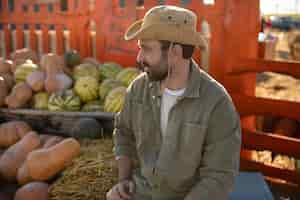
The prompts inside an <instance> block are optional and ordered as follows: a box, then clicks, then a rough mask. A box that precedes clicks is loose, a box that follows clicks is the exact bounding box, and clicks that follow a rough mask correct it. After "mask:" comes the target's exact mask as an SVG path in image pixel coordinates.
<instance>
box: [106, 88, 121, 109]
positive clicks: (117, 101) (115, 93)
mask: <svg viewBox="0 0 300 200" xmlns="http://www.w3.org/2000/svg"><path fill="white" fill-rule="evenodd" d="M125 95H126V87H123V86H121V87H117V88H115V89H113V90H111V91H110V92H109V93H108V95H107V97H106V98H105V102H104V111H105V112H112V113H117V112H119V111H121V109H122V107H123V104H124V100H125Z"/></svg>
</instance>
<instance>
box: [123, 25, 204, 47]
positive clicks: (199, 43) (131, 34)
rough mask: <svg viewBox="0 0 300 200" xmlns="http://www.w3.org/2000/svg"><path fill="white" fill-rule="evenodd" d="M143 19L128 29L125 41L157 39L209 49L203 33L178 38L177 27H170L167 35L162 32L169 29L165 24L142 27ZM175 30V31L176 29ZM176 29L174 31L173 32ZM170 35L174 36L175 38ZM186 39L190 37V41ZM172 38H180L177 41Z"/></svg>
mask: <svg viewBox="0 0 300 200" xmlns="http://www.w3.org/2000/svg"><path fill="white" fill-rule="evenodd" d="M142 24H143V19H141V20H138V21H136V22H134V23H133V24H132V25H131V26H129V27H128V29H127V31H126V32H125V35H124V38H125V40H138V39H156V40H167V41H173V42H178V43H182V44H189V45H194V46H196V47H199V48H200V49H203V50H204V49H206V48H207V41H206V39H205V38H204V37H203V35H202V33H200V32H193V33H192V35H190V37H189V36H186V35H181V36H180V37H178V35H175V34H177V31H176V27H174V26H170V27H168V28H169V29H170V30H171V31H170V34H168V35H165V34H163V33H162V32H161V30H165V29H166V28H167V27H166V25H163V24H152V25H150V26H147V27H142ZM174 28H175V29H174ZM172 29H174V30H172ZM170 35H173V37H172V36H171V37H170ZM186 37H189V41H188V42H187V41H186ZM172 38H179V39H177V40H175V39H172Z"/></svg>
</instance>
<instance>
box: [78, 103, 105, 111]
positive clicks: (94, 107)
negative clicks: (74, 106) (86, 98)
mask: <svg viewBox="0 0 300 200" xmlns="http://www.w3.org/2000/svg"><path fill="white" fill-rule="evenodd" d="M81 110H82V111H84V112H97V111H98V112H103V111H104V105H103V102H102V101H90V102H87V103H86V104H84V106H83V107H82V108H81Z"/></svg>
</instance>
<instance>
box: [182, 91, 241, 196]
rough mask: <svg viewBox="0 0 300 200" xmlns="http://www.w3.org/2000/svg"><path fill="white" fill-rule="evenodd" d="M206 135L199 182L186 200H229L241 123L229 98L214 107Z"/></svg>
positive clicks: (223, 99) (238, 153)
mask: <svg viewBox="0 0 300 200" xmlns="http://www.w3.org/2000/svg"><path fill="white" fill-rule="evenodd" d="M207 131H208V132H207V135H206V139H205V147H204V151H203V155H202V156H203V157H202V160H201V163H200V166H199V169H198V177H197V178H198V179H197V180H198V181H197V183H196V184H195V185H194V186H193V187H192V189H191V190H190V192H189V193H188V194H187V196H186V197H185V200H195V199H199V200H210V199H218V200H222V199H228V195H229V193H230V192H231V190H232V188H233V184H234V179H235V176H236V175H237V173H238V171H239V159H240V146H241V130H240V119H239V115H238V113H237V112H236V111H235V108H234V106H233V103H232V101H231V99H230V97H228V96H225V97H224V98H222V99H221V100H220V101H218V103H217V104H216V105H215V107H214V109H213V111H212V113H211V116H210V119H209V121H208V128H207Z"/></svg>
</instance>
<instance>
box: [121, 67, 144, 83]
mask: <svg viewBox="0 0 300 200" xmlns="http://www.w3.org/2000/svg"><path fill="white" fill-rule="evenodd" d="M139 73H140V71H139V70H138V69H137V68H134V67H128V68H125V69H123V70H122V71H120V72H119V73H118V74H117V76H116V80H118V81H120V82H121V83H122V84H123V85H124V86H126V87H128V86H129V85H130V83H131V82H132V81H133V80H134V79H135V78H136V77H137V76H138V75H139Z"/></svg>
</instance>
